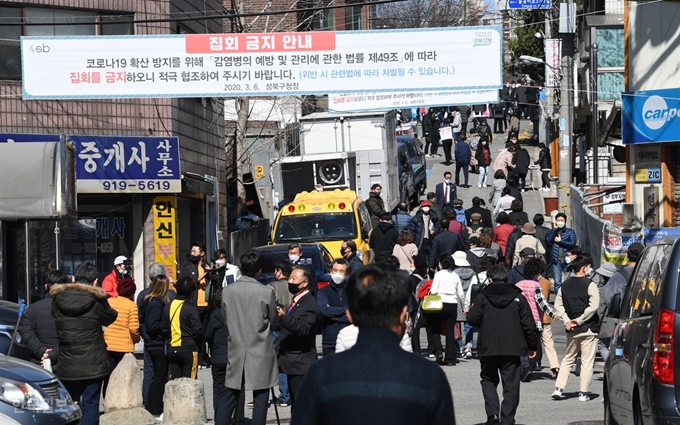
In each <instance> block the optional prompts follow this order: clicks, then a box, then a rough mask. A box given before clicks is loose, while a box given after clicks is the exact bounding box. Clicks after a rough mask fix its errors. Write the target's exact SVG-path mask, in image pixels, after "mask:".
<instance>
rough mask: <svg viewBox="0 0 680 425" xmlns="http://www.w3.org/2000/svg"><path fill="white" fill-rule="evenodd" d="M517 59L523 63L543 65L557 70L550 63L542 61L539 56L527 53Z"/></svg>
mask: <svg viewBox="0 0 680 425" xmlns="http://www.w3.org/2000/svg"><path fill="white" fill-rule="evenodd" d="M519 60H521V61H522V63H524V64H525V65H545V66H547V67H548V68H550V69H552V70H553V71H555V72H557V70H556V69H555V67H554V66H552V65H550V64H549V63H548V62H546V61H544V60H543V59H541V58H537V57H536V56H529V55H522V56H520V57H519Z"/></svg>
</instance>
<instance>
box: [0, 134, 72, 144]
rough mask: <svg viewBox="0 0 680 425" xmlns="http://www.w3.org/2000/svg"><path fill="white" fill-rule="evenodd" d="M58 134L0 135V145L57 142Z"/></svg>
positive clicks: (59, 137)
mask: <svg viewBox="0 0 680 425" xmlns="http://www.w3.org/2000/svg"><path fill="white" fill-rule="evenodd" d="M59 140H61V135H59V134H26V133H0V143H31V142H42V143H47V142H58V141H59Z"/></svg>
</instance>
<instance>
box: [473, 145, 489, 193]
mask: <svg viewBox="0 0 680 425" xmlns="http://www.w3.org/2000/svg"><path fill="white" fill-rule="evenodd" d="M475 158H476V159H477V165H479V178H478V179H477V187H480V188H481V187H488V186H487V184H486V177H487V175H488V174H489V166H490V165H491V149H490V148H489V141H488V140H487V139H485V138H481V139H480V143H479V146H478V147H477V151H475Z"/></svg>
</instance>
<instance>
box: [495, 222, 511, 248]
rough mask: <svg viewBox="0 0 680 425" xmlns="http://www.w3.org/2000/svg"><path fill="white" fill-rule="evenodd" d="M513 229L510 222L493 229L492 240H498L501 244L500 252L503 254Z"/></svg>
mask: <svg viewBox="0 0 680 425" xmlns="http://www.w3.org/2000/svg"><path fill="white" fill-rule="evenodd" d="M514 231H515V226H513V225H512V224H510V223H505V224H501V225H500V226H496V227H495V228H494V229H493V241H494V242H498V245H500V246H501V252H502V253H503V255H504V256H505V246H506V244H507V242H508V238H509V237H510V235H511V234H512V232H514Z"/></svg>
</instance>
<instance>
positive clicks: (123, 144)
mask: <svg viewBox="0 0 680 425" xmlns="http://www.w3.org/2000/svg"><path fill="white" fill-rule="evenodd" d="M69 137H70V139H71V140H73V142H74V143H75V146H76V177H77V179H78V193H179V192H181V191H182V176H181V174H180V169H179V139H178V138H177V137H109V136H69Z"/></svg>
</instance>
